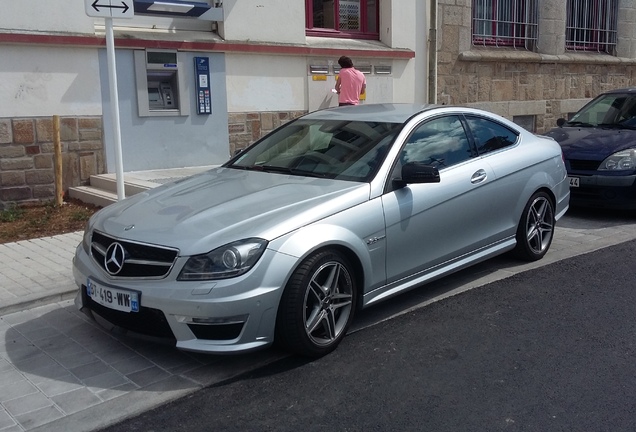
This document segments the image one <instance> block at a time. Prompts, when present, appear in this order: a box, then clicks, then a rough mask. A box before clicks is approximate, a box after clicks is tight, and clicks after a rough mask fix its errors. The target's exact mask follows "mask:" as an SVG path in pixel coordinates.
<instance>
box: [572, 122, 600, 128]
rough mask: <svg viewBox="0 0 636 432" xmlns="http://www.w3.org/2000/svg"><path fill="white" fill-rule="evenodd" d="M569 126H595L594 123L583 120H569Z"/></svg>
mask: <svg viewBox="0 0 636 432" xmlns="http://www.w3.org/2000/svg"><path fill="white" fill-rule="evenodd" d="M567 124H568V125H569V126H581V127H594V125H593V124H590V123H586V122H582V121H569V122H567Z"/></svg>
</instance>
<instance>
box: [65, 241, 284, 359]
mask: <svg viewBox="0 0 636 432" xmlns="http://www.w3.org/2000/svg"><path fill="white" fill-rule="evenodd" d="M186 259H187V258H185V257H179V258H178V259H177V262H176V263H175V266H174V267H173V269H172V271H171V272H170V274H168V276H167V277H166V278H163V279H144V278H113V277H111V276H109V275H108V274H107V273H106V272H104V270H103V269H102V268H101V267H99V266H98V265H97V264H96V263H95V262H94V260H93V259H92V258H91V257H90V256H89V254H87V252H86V251H85V250H84V248H83V247H82V245H80V246H78V248H77V250H76V254H75V258H74V259H73V276H74V279H75V283H76V284H77V286H78V287H79V290H78V293H77V296H76V299H75V303H76V305H77V306H78V308H80V310H90V311H91V312H93V314H97V315H99V316H100V317H101V318H103V319H104V320H106V321H107V322H108V323H110V324H112V325H113V326H116V327H120V328H123V329H126V330H129V331H132V332H134V333H140V334H144V335H148V336H152V337H160V338H164V339H171V340H172V341H173V343H174V344H175V346H176V347H177V348H180V349H184V350H188V351H196V352H208V353H238V352H246V351H252V350H255V349H259V348H263V347H266V346H268V345H270V344H271V343H272V342H273V341H274V330H275V325H276V314H277V310H278V304H279V301H280V297H281V295H282V291H283V288H284V286H285V284H286V281H287V277H288V275H289V274H290V273H291V271H292V270H293V268H294V266H295V265H296V259H295V258H293V257H290V256H288V255H284V254H280V253H277V252H274V251H271V250H266V251H265V253H264V254H263V256H262V257H261V259H260V260H259V262H258V263H257V264H256V265H255V266H254V268H252V269H251V270H250V271H249V272H248V273H246V274H245V275H243V276H240V277H237V278H231V279H224V280H218V281H187V282H184V281H177V280H176V275H177V274H178V273H179V270H180V269H181V267H182V266H183V264H184V263H185V260H186ZM89 278H90V280H91V281H92V282H93V283H95V284H98V285H100V286H103V287H109V288H114V289H119V290H127V291H135V292H138V293H139V295H140V296H139V305H140V307H139V312H121V311H117V310H114V309H111V308H109V307H105V306H102V305H100V304H98V303H97V302H95V301H93V300H92V299H91V298H90V297H89V296H88V295H87V291H86V285H87V281H88V280H89Z"/></svg>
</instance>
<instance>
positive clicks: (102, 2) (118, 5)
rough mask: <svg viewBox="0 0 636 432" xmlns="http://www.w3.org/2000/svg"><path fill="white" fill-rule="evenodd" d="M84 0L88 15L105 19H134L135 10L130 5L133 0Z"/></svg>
mask: <svg viewBox="0 0 636 432" xmlns="http://www.w3.org/2000/svg"><path fill="white" fill-rule="evenodd" d="M127 1H128V3H127V2H126V0H84V8H85V10H86V15H88V16H90V17H104V18H133V17H134V16H135V10H134V8H132V7H130V6H129V5H128V4H129V3H130V2H132V0H127Z"/></svg>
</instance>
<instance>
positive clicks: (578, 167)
mask: <svg viewBox="0 0 636 432" xmlns="http://www.w3.org/2000/svg"><path fill="white" fill-rule="evenodd" d="M569 162H570V169H572V170H573V171H596V170H597V169H598V167H599V165H600V164H601V161H594V160H581V159H570V160H569Z"/></svg>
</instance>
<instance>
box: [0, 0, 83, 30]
mask: <svg viewBox="0 0 636 432" xmlns="http://www.w3.org/2000/svg"><path fill="white" fill-rule="evenodd" d="M0 6H1V12H0V29H12V30H29V31H38V32H46V31H53V32H63V33H65V32H68V33H91V34H92V33H94V26H93V19H92V18H89V17H88V16H87V15H86V12H85V9H84V2H83V1H81V0H18V1H15V0H2V1H1V2H0Z"/></svg>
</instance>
